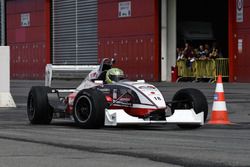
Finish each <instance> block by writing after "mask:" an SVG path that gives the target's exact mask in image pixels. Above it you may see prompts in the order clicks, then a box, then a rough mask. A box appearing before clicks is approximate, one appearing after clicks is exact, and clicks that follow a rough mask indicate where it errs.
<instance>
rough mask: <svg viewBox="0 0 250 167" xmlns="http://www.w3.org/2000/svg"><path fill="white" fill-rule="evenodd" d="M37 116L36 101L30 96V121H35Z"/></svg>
mask: <svg viewBox="0 0 250 167" xmlns="http://www.w3.org/2000/svg"><path fill="white" fill-rule="evenodd" d="M34 115H35V107H34V101H33V96H32V95H30V96H29V103H28V117H29V119H30V120H33V119H34Z"/></svg>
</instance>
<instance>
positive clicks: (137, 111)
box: [110, 106, 157, 118]
mask: <svg viewBox="0 0 250 167" xmlns="http://www.w3.org/2000/svg"><path fill="white" fill-rule="evenodd" d="M110 109H123V110H124V111H125V112H126V113H127V114H129V115H131V116H134V117H140V118H142V117H146V116H148V115H149V114H150V113H151V112H153V111H155V110H157V109H153V108H131V107H126V106H111V107H110Z"/></svg>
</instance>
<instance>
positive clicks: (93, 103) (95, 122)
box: [73, 89, 107, 128]
mask: <svg viewBox="0 0 250 167" xmlns="http://www.w3.org/2000/svg"><path fill="white" fill-rule="evenodd" d="M106 106H107V102H106V99H105V96H104V94H103V93H102V92H101V91H99V90H96V89H87V90H82V91H80V92H79V93H78V94H77V96H76V98H75V102H74V109H73V117H74V119H75V122H76V123H77V124H78V125H79V126H81V127H83V128H100V127H102V126H104V116H105V108H106Z"/></svg>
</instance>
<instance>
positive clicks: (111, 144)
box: [0, 81, 250, 167]
mask: <svg viewBox="0 0 250 167" xmlns="http://www.w3.org/2000/svg"><path fill="white" fill-rule="evenodd" d="M154 84H155V85H156V86H157V87H158V88H159V89H160V90H161V91H162V93H163V95H164V97H165V99H166V100H167V101H169V100H171V98H172V97H173V95H174V93H175V92H176V91H177V90H179V89H181V88H187V87H192V88H197V89H200V90H201V91H202V92H203V93H204V94H205V95H206V97H207V99H208V102H209V111H211V107H212V102H213V94H214V89H215V84H209V83H163V82H161V83H154ZM32 85H43V82H42V81H11V92H12V96H13V98H14V100H15V102H16V104H17V108H0V167H22V166H25V167H33V166H36V167H43V166H48V167H50V166H51V167H52V166H53V167H57V166H58V167H59V166H60V167H66V166H67V167H68V166H72V167H75V166H76V167H78V166H79V167H80V166H81V167H83V166H87V167H89V166H90V167H96V166H99V167H114V166H124V167H128V166H135V167H140V166H141V167H147V166H151V167H152V166H154V167H158V166H162V167H175V166H185V167H191V166H195V167H210V166H211V167H225V166H235V167H241V166H250V133H249V132H250V90H249V88H250V84H235V83H224V90H225V97H226V102H227V108H228V114H229V117H230V120H231V121H232V122H233V123H234V124H232V125H226V126H225V125H223V126H221V125H208V124H206V125H204V126H203V127H202V128H200V129H196V130H182V129H179V128H178V127H177V126H176V125H149V126H123V127H114V128H110V127H105V128H102V129H97V130H95V129H80V128H79V127H77V126H75V124H74V123H73V122H72V121H67V120H54V121H53V122H52V124H51V125H48V126H41V125H36V126H34V125H30V124H29V122H28V119H27V116H26V101H27V94H28V91H29V89H30V87H31V86H32ZM69 85H70V87H74V86H75V85H77V82H72V81H71V82H68V83H66V82H65V81H58V82H55V86H56V87H68V86H69ZM209 118H210V117H209Z"/></svg>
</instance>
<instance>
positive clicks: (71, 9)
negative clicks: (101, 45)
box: [52, 0, 98, 65]
mask: <svg viewBox="0 0 250 167" xmlns="http://www.w3.org/2000/svg"><path fill="white" fill-rule="evenodd" d="M97 47H98V46H97V0H84V1H83V0H54V1H53V3H52V57H53V58H52V61H53V64H76V65H78V64H83V65H87V64H97V57H98V55H97V53H98V52H97Z"/></svg>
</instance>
